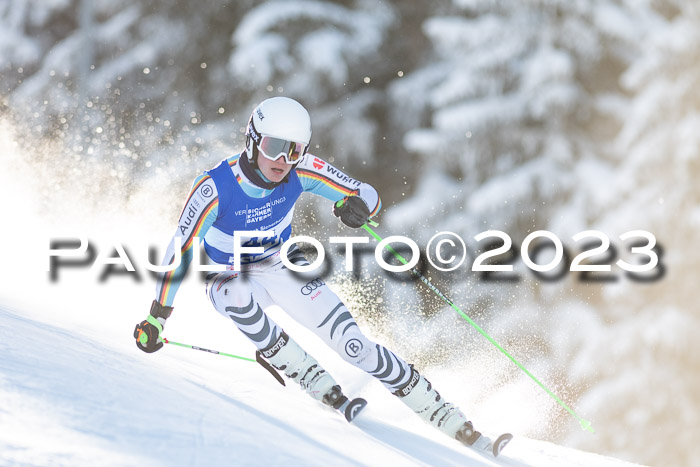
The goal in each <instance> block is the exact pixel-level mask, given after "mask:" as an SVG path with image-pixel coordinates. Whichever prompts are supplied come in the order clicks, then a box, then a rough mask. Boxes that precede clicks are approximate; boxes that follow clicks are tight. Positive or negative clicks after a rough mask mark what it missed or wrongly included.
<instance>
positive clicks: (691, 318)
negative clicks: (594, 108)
mask: <svg viewBox="0 0 700 467" xmlns="http://www.w3.org/2000/svg"><path fill="white" fill-rule="evenodd" d="M657 7H658V8H659V12H660V13H662V14H664V15H666V16H668V20H667V21H664V22H663V23H662V24H659V25H658V27H656V28H655V29H654V30H653V31H650V34H649V36H648V37H647V38H646V39H645V40H644V41H643V42H642V44H643V50H644V53H643V54H642V55H641V57H640V58H639V59H638V60H635V62H634V63H633V64H632V66H631V67H630V68H629V69H628V70H627V71H626V72H625V73H624V75H623V76H622V84H623V85H624V87H625V89H626V90H627V91H628V92H629V93H630V94H632V95H633V98H632V100H631V102H630V105H629V106H628V108H627V109H626V112H625V114H624V115H623V117H624V126H623V127H622V131H621V132H620V133H619V135H618V136H617V138H616V151H615V153H616V157H617V158H618V161H617V165H618V166H619V168H618V171H617V172H616V176H615V178H614V179H613V184H612V185H613V186H614V187H615V189H614V193H613V194H614V195H613V196H611V197H610V198H608V199H606V200H605V203H604V204H603V205H601V206H600V207H601V216H600V223H601V225H603V226H604V228H605V230H606V231H608V232H610V234H611V235H612V234H620V233H623V232H625V231H628V230H632V229H644V230H647V231H649V232H651V233H653V234H654V235H655V237H656V239H657V242H658V244H659V245H660V247H661V248H662V249H661V250H658V253H659V261H660V265H659V266H657V267H656V268H654V270H653V271H652V272H651V274H652V277H659V273H660V272H662V271H665V275H662V276H661V277H660V278H658V279H657V280H655V281H653V282H650V283H647V284H639V283H634V282H629V281H623V282H621V283H620V284H619V285H617V286H616V287H613V288H609V289H606V291H607V292H608V293H607V294H606V301H607V305H608V313H607V316H606V325H605V326H600V327H599V329H598V331H597V332H596V334H597V335H598V336H599V338H598V339H596V340H594V341H593V342H591V345H589V346H585V347H584V348H585V351H584V352H582V355H581V358H582V359H588V360H593V361H601V360H603V359H605V361H606V364H605V365H600V366H599V368H598V374H597V375H596V377H595V380H596V384H595V386H592V387H591V390H590V392H589V393H587V394H586V395H585V397H584V398H583V404H584V406H585V407H586V408H587V409H588V410H589V411H590V412H592V413H595V414H596V417H597V418H598V419H599V420H600V421H599V423H602V424H604V425H606V426H607V427H608V429H609V430H610V431H611V432H612V433H619V432H624V431H630V430H633V431H637V432H644V433H658V435H659V437H660V438H661V440H662V442H659V443H656V442H648V440H643V439H641V437H637V436H631V437H625V438H624V439H622V440H620V439H617V438H616V437H614V436H610V437H607V436H606V437H605V439H604V440H603V441H602V442H603V445H602V446H601V448H602V449H605V451H606V452H610V453H613V454H617V455H626V456H629V452H630V451H632V452H634V453H635V459H639V460H641V461H642V462H644V463H647V464H650V465H656V464H674V465H693V463H694V462H695V459H694V457H693V456H692V455H691V453H690V451H688V450H687V446H689V445H693V443H694V442H695V434H696V432H697V430H696V428H695V427H696V425H697V419H698V417H699V416H700V409H698V407H700V377H698V374H697V371H695V369H697V368H698V367H700V345H699V344H698V339H697V330H698V329H700V317H699V316H698V313H697V274H696V270H697V263H698V260H700V255H698V254H697V252H696V251H697V250H696V248H697V247H696V244H695V243H696V242H697V240H698V235H697V232H698V228H699V227H700V208H699V207H698V206H699V205H700V204H699V202H700V188H698V183H697V178H698V177H699V176H700V131H698V129H700V97H699V96H698V93H697V89H698V88H700V62H699V61H698V57H699V55H698V51H699V50H700V8H698V5H697V4H695V3H692V2H680V1H679V2H675V1H669V2H660V3H659V4H658V5H657ZM637 241H639V242H640V243H639V244H640V245H643V244H646V243H647V242H646V241H645V240H643V239H641V238H640V239H637ZM632 244H633V242H632V241H629V242H628V245H627V248H626V249H625V251H623V252H621V256H623V259H625V260H626V261H628V262H633V263H639V264H643V263H647V262H648V261H649V260H650V258H648V257H647V256H646V254H632V253H631V252H630V247H631V246H632ZM662 268H663V269H662ZM620 369H624V370H622V371H621V370H620ZM613 401H624V402H622V403H617V402H613ZM575 440H576V443H577V444H578V445H579V446H581V447H585V448H590V447H591V445H592V444H599V443H600V442H601V440H596V441H595V443H594V442H592V440H589V439H586V438H585V437H580V436H576V437H575ZM669 456H671V457H669Z"/></svg>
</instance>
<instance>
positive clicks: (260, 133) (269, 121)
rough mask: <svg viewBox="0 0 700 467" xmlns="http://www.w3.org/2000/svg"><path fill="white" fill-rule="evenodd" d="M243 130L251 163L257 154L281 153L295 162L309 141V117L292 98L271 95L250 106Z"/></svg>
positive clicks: (275, 156)
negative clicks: (253, 106) (244, 129)
mask: <svg viewBox="0 0 700 467" xmlns="http://www.w3.org/2000/svg"><path fill="white" fill-rule="evenodd" d="M245 134H246V137H247V138H246V153H247V155H248V160H250V161H251V162H252V163H253V164H254V165H256V164H257V158H258V154H262V155H263V156H264V157H266V158H268V159H270V160H277V159H278V158H280V157H282V156H284V158H285V161H286V162H287V163H288V164H296V163H299V162H301V159H302V157H303V156H304V154H306V150H307V149H308V146H309V141H311V117H309V112H307V111H306V109H305V108H304V106H303V105H301V104H300V103H299V102H297V101H295V100H294V99H290V98H289V97H271V98H270V99H265V100H264V101H262V102H261V103H260V104H258V106H257V107H256V108H255V109H253V113H252V114H251V115H250V120H249V121H248V126H247V128H246V132H245Z"/></svg>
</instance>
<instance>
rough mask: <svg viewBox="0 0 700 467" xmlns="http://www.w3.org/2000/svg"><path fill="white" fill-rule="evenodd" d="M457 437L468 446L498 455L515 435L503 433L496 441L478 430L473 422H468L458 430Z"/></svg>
mask: <svg viewBox="0 0 700 467" xmlns="http://www.w3.org/2000/svg"><path fill="white" fill-rule="evenodd" d="M455 438H456V439H457V441H459V442H461V443H462V444H464V445H465V446H467V447H468V448H471V449H474V450H476V451H480V452H484V453H488V454H492V455H493V456H494V457H498V455H499V454H500V453H501V451H502V450H503V448H505V447H506V445H507V444H508V443H510V440H511V439H513V435H511V434H510V433H503V434H502V435H501V436H499V437H498V438H496V441H493V440H492V439H491V438H489V437H488V436H484V435H482V434H481V433H479V432H478V431H476V430H475V429H474V427H473V426H472V423H471V422H466V423H465V424H464V425H463V426H462V428H460V430H459V431H458V432H457V434H456V435H455Z"/></svg>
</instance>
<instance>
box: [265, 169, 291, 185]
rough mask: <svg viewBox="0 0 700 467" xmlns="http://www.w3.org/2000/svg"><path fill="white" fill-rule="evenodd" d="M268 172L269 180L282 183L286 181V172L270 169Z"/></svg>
mask: <svg viewBox="0 0 700 467" xmlns="http://www.w3.org/2000/svg"><path fill="white" fill-rule="evenodd" d="M268 172H269V173H268V175H267V178H268V179H269V180H270V181H271V182H281V181H282V180H283V179H284V177H285V176H286V175H287V171H286V170H280V169H270V170H269V171H268Z"/></svg>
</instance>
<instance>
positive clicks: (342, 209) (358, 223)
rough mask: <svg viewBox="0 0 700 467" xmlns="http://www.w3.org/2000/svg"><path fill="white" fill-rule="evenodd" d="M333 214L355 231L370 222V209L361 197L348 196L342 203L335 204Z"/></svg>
mask: <svg viewBox="0 0 700 467" xmlns="http://www.w3.org/2000/svg"><path fill="white" fill-rule="evenodd" d="M333 214H335V215H336V217H340V220H341V221H343V224H345V225H347V226H348V227H352V228H353V229H357V228H358V227H362V226H363V225H364V224H365V223H366V222H367V220H369V208H368V207H367V204H365V202H364V201H363V200H362V198H360V197H359V196H346V197H345V198H343V200H342V201H338V202H337V203H335V204H334V205H333Z"/></svg>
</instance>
